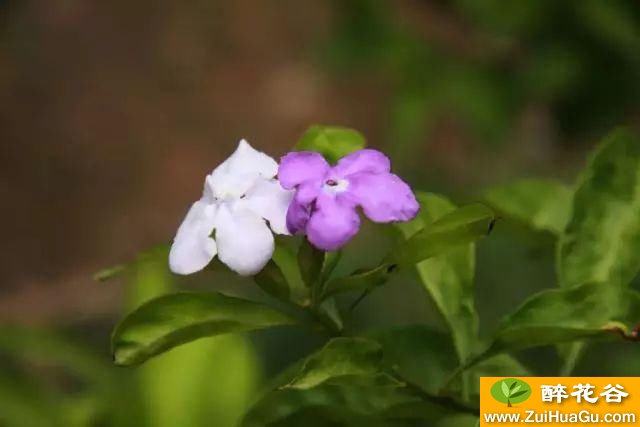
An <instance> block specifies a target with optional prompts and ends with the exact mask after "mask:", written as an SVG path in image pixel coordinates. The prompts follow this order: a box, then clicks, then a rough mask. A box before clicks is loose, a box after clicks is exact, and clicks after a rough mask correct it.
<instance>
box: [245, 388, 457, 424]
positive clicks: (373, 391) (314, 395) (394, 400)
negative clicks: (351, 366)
mask: <svg viewBox="0 0 640 427" xmlns="http://www.w3.org/2000/svg"><path fill="white" fill-rule="evenodd" d="M451 414H452V412H451V411H449V410H447V409H445V408H443V407H440V406H436V405H433V404H430V403H427V402H424V401H422V400H421V399H420V398H418V397H417V396H415V395H412V394H411V393H409V392H408V391H407V390H405V389H404V388H400V387H397V386H383V387H372V386H366V385H365V386H363V385H359V384H343V383H341V384H322V385H319V386H317V387H314V388H312V389H304V390H302V389H292V388H285V389H280V390H276V391H272V392H270V393H268V394H267V395H265V396H264V397H263V398H262V399H260V400H259V401H258V402H257V404H256V405H255V406H254V407H253V408H251V410H250V411H249V412H248V413H247V415H246V417H245V420H244V422H243V424H242V425H243V426H244V427H259V426H260V427H261V426H267V425H269V426H272V425H273V426H275V425H304V426H319V427H320V426H328V425H364V424H366V425H380V424H379V423H380V422H381V420H422V421H426V420H428V421H435V420H438V419H440V418H441V417H443V416H445V415H451ZM382 425H389V424H387V423H383V424H382ZM391 425H395V424H393V423H392V424H391ZM403 425H404V424H403Z"/></svg>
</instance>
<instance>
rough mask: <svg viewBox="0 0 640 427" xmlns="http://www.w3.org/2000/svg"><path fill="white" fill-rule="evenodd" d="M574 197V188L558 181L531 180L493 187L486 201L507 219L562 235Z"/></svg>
mask: <svg viewBox="0 0 640 427" xmlns="http://www.w3.org/2000/svg"><path fill="white" fill-rule="evenodd" d="M572 196H573V193H572V191H571V189H570V188H569V187H567V186H565V185H562V184H560V183H558V182H555V181H550V180H540V179H530V180H522V181H517V182H514V183H509V184H506V185H503V186H500V187H495V188H491V189H489V190H488V191H487V192H485V194H484V199H485V200H486V201H487V203H488V204H489V205H490V206H491V207H492V208H494V209H495V210H496V211H497V212H499V213H500V214H501V215H504V216H505V217H506V218H512V219H514V220H516V221H518V222H520V223H523V224H524V225H526V226H527V227H529V228H531V229H533V230H537V231H548V232H550V233H553V234H554V235H560V234H561V233H562V232H563V231H564V229H565V227H566V225H567V223H568V222H569V217H570V216H571V200H572Z"/></svg>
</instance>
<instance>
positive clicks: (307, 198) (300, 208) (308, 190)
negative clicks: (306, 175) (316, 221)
mask: <svg viewBox="0 0 640 427" xmlns="http://www.w3.org/2000/svg"><path fill="white" fill-rule="evenodd" d="M320 190H321V187H320V184H319V183H315V182H310V181H307V182H305V183H303V184H300V185H299V186H298V188H297V189H296V193H295V195H294V196H293V200H291V204H290V205H289V209H288V210H287V229H289V232H290V233H291V234H297V233H299V232H301V231H304V229H305V227H306V226H307V222H308V221H309V216H310V215H311V210H312V209H313V206H314V205H315V201H316V198H317V197H318V195H319V194H320Z"/></svg>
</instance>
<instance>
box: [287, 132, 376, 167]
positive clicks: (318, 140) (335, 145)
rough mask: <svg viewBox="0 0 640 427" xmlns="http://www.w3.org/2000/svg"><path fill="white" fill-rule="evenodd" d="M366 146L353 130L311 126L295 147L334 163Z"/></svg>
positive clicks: (358, 134) (359, 134)
mask: <svg viewBox="0 0 640 427" xmlns="http://www.w3.org/2000/svg"><path fill="white" fill-rule="evenodd" d="M365 146H366V142H365V139H364V136H362V134H361V133H360V132H357V131H355V130H353V129H349V128H343V127H337V126H311V127H310V128H309V129H307V131H306V132H305V133H304V134H303V135H302V137H301V138H300V140H299V141H298V143H297V144H296V146H295V149H296V150H299V151H317V152H319V153H321V154H322V155H323V156H324V157H325V158H326V159H327V160H328V161H330V162H336V161H338V160H339V159H340V158H342V157H344V156H346V155H347V154H349V153H352V152H354V151H357V150H360V149H362V148H364V147H365Z"/></svg>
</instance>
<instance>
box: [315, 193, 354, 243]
mask: <svg viewBox="0 0 640 427" xmlns="http://www.w3.org/2000/svg"><path fill="white" fill-rule="evenodd" d="M359 228H360V217H359V216H358V213H357V211H356V209H355V205H354V204H353V203H352V202H351V201H350V200H349V199H348V198H346V197H336V196H333V195H328V194H321V195H320V196H319V197H318V199H317V200H316V204H315V210H314V211H313V212H312V214H311V218H310V219H309V222H308V224H307V228H306V232H307V237H308V239H309V241H310V242H311V244H313V245H314V246H315V247H317V248H318V249H322V250H325V251H335V250H337V249H339V248H340V247H342V246H344V244H345V243H347V242H348V241H349V240H350V239H351V238H352V237H353V236H355V235H356V234H357V233H358V229H359Z"/></svg>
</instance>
